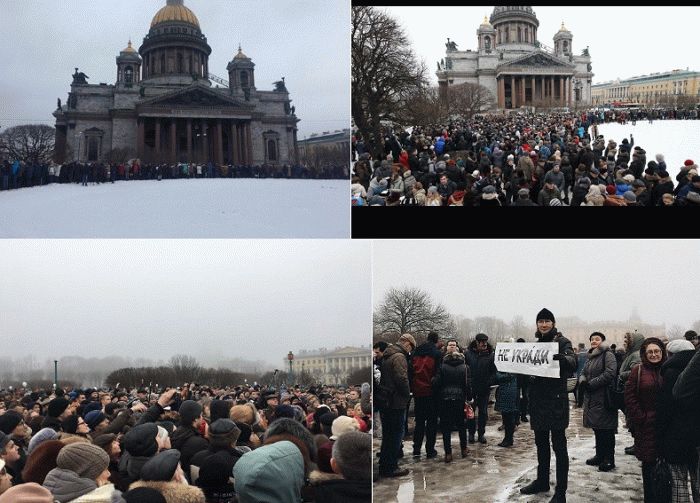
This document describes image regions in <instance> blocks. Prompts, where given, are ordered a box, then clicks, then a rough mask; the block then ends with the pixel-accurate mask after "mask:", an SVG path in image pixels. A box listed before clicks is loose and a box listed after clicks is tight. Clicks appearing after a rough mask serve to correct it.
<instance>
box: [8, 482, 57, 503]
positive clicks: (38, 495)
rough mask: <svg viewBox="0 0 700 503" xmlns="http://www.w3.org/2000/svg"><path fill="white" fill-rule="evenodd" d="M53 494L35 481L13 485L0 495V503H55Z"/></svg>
mask: <svg viewBox="0 0 700 503" xmlns="http://www.w3.org/2000/svg"><path fill="white" fill-rule="evenodd" d="M53 502H54V499H53V495H52V494H51V493H50V492H49V490H48V489H46V488H45V487H42V486H40V485H39V484H37V483H35V482H30V483H28V484H20V485H17V486H14V487H11V488H10V489H8V490H7V491H5V492H4V493H2V496H0V503H53Z"/></svg>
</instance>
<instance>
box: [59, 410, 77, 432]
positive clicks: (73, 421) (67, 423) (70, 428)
mask: <svg viewBox="0 0 700 503" xmlns="http://www.w3.org/2000/svg"><path fill="white" fill-rule="evenodd" d="M61 429H63V431H65V432H66V433H70V434H75V433H76V432H77V431H78V416H76V415H75V414H71V415H70V416H68V417H67V418H65V419H64V420H63V421H61Z"/></svg>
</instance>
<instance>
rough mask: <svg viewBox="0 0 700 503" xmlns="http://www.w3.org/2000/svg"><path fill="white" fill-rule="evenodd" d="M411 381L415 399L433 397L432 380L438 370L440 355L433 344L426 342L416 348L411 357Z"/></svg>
mask: <svg viewBox="0 0 700 503" xmlns="http://www.w3.org/2000/svg"><path fill="white" fill-rule="evenodd" d="M411 360H412V361H413V379H411V390H412V391H413V396H415V397H416V398H420V397H427V396H432V395H433V389H432V380H433V377H435V375H436V374H437V373H438V371H439V370H440V363H441V361H442V353H440V350H439V349H438V348H437V346H436V345H435V343H433V342H431V341H426V342H424V343H423V344H421V345H420V346H418V347H417V348H416V350H415V351H414V352H413V355H412V356H411Z"/></svg>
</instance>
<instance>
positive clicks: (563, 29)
mask: <svg viewBox="0 0 700 503" xmlns="http://www.w3.org/2000/svg"><path fill="white" fill-rule="evenodd" d="M559 31H566V32H568V31H569V30H567V29H566V26H564V21H562V22H561V28H559Z"/></svg>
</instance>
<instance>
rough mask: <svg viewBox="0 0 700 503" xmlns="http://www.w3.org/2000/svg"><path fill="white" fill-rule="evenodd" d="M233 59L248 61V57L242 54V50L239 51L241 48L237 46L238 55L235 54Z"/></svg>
mask: <svg viewBox="0 0 700 503" xmlns="http://www.w3.org/2000/svg"><path fill="white" fill-rule="evenodd" d="M233 59H234V60H235V59H250V58H249V57H248V56H246V55H245V54H243V49H241V46H240V45H239V46H238V54H236V55H235V56H234V57H233Z"/></svg>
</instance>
